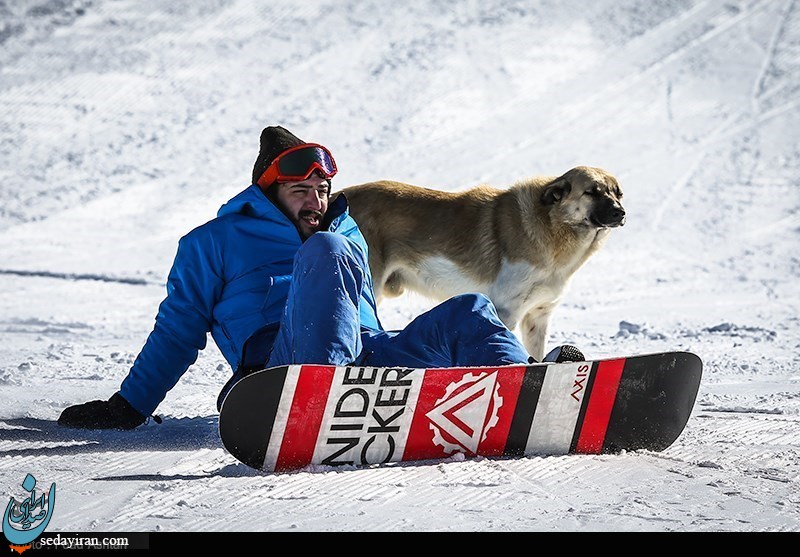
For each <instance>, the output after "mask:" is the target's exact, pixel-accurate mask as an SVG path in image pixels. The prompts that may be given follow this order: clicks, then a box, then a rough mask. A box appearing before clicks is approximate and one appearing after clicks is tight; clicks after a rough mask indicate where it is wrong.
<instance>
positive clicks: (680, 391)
mask: <svg viewBox="0 0 800 557" xmlns="http://www.w3.org/2000/svg"><path fill="white" fill-rule="evenodd" d="M702 373H703V362H702V361H701V360H700V358H699V357H698V356H696V355H695V354H691V353H689V352H670V353H666V354H653V355H648V356H634V357H631V358H628V359H627V361H626V362H625V369H624V370H623V372H622V377H621V378H620V383H619V390H618V391H617V397H616V399H615V401H614V407H613V409H612V411H611V419H610V420H609V424H608V430H607V431H606V437H605V442H604V443H603V451H602V452H604V453H616V452H620V451H621V450H623V449H624V450H628V451H635V450H637V449H647V450H651V451H663V450H664V449H666V448H667V447H669V446H670V445H672V443H674V442H675V440H676V439H677V438H678V436H679V435H680V434H681V432H682V431H683V429H684V428H685V427H686V423H687V422H688V421H689V416H690V414H691V413H692V408H693V407H694V402H695V399H696V398H697V392H698V390H699V388H700V378H701V376H702Z"/></svg>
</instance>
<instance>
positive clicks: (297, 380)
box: [219, 352, 702, 471]
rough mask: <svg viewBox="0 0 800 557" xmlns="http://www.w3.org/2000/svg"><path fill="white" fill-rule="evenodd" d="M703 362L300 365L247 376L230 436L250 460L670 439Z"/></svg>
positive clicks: (224, 421)
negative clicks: (418, 366)
mask: <svg viewBox="0 0 800 557" xmlns="http://www.w3.org/2000/svg"><path fill="white" fill-rule="evenodd" d="M701 375H702V362H701V360H700V358H698V357H697V356H696V355H694V354H691V353H688V352H669V353H660V354H649V355H643V356H633V357H629V358H616V359H607V360H596V361H588V362H568V363H560V364H548V363H542V364H534V365H520V366H500V367H471V368H447V369H443V368H434V369H412V368H402V367H398V368H375V367H334V366H319V365H293V366H283V367H277V368H271V369H266V370H263V371H259V372H256V373H254V374H251V375H248V376H247V377H245V378H243V379H241V380H240V381H239V382H237V383H236V384H235V385H234V386H233V388H232V389H231V390H230V392H229V393H228V394H227V396H226V397H225V400H224V401H223V404H222V409H221V411H220V418H219V427H220V436H221V439H222V442H223V445H224V446H225V448H226V449H227V450H228V451H229V452H230V453H231V455H233V456H234V457H235V458H237V459H238V460H240V461H241V462H243V463H245V464H247V465H248V466H250V467H252V468H257V469H261V470H267V471H273V470H274V471H285V470H292V469H297V468H302V467H304V466H307V465H309V464H325V465H341V464H348V465H368V464H377V463H387V462H398V461H414V460H430V459H442V458H447V457H448V456H450V455H452V454H454V453H456V452H461V453H465V454H466V455H468V456H475V455H483V456H501V455H531V454H541V455H555V454H580V453H583V454H599V453H616V452H619V451H622V450H638V449H648V450H652V451H662V450H664V449H666V448H667V447H669V446H670V445H671V444H672V443H674V442H675V440H676V439H677V438H678V437H679V436H680V434H681V432H682V431H683V429H684V427H685V426H686V423H687V422H688V420H689V417H690V415H691V412H692V408H693V406H694V402H695V399H696V397H697V391H698V389H699V385H700V379H701Z"/></svg>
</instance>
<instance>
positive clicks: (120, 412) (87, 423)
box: [58, 393, 146, 429]
mask: <svg viewBox="0 0 800 557" xmlns="http://www.w3.org/2000/svg"><path fill="white" fill-rule="evenodd" d="M145 419H146V417H145V416H142V415H141V414H140V413H139V412H138V411H137V410H136V409H134V407H133V406H131V405H130V404H129V403H128V401H127V400H125V399H124V398H122V396H121V395H120V394H119V393H114V395H113V396H112V397H111V398H109V399H108V400H93V401H91V402H86V403H84V404H78V405H76V406H70V407H69V408H65V409H64V411H63V412H61V416H59V418H58V425H62V426H64V427H79V428H83V429H133V428H135V427H136V426H139V425H141V424H143V423H144V421H145Z"/></svg>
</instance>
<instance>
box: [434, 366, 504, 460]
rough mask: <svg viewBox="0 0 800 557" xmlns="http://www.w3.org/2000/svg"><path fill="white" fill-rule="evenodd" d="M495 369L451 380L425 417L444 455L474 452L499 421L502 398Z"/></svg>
mask: <svg viewBox="0 0 800 557" xmlns="http://www.w3.org/2000/svg"><path fill="white" fill-rule="evenodd" d="M499 388H500V385H499V384H498V383H497V372H496V371H495V372H493V373H482V374H472V373H470V374H467V375H465V376H464V377H463V378H462V379H461V380H460V381H457V382H455V383H450V384H449V385H448V386H447V388H446V389H445V394H444V396H443V397H442V398H440V399H439V400H437V401H436V404H435V405H434V407H433V409H431V410H430V411H429V412H428V413H427V414H425V416H426V417H427V418H428V419H429V420H430V421H431V423H430V424H429V425H430V428H431V431H433V442H434V443H435V444H437V445H439V446H440V447H442V449H444V452H445V453H446V454H453V453H456V452H462V453H463V452H467V453H470V454H476V453H477V451H478V445H479V444H480V442H481V441H483V440H485V439H486V436H487V434H488V433H489V430H490V429H492V428H493V427H494V426H495V425H497V422H498V411H499V410H500V407H501V406H502V405H503V397H501V396H500V394H499V393H498V390H499Z"/></svg>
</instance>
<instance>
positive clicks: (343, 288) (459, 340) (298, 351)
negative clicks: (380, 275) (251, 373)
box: [218, 232, 529, 404]
mask: <svg viewBox="0 0 800 557" xmlns="http://www.w3.org/2000/svg"><path fill="white" fill-rule="evenodd" d="M367 270H368V263H367V261H366V259H365V257H364V254H363V252H362V251H361V250H360V249H359V248H358V247H357V246H355V245H354V244H353V243H351V242H350V241H348V240H347V239H346V238H345V237H343V236H342V235H340V234H332V233H330V232H317V233H315V234H313V235H312V236H311V237H310V238H309V239H308V240H306V241H305V243H304V244H303V246H302V247H301V248H300V250H299V251H298V252H297V255H296V256H295V259H294V267H293V271H292V281H291V286H290V287H289V295H288V299H287V302H286V308H285V311H284V313H283V317H282V318H281V323H280V328H279V330H278V334H277V337H276V338H275V342H274V345H273V347H272V352H271V353H270V356H269V359H268V361H267V363H266V365H265V366H264V367H274V366H282V365H289V364H329V365H337V366H345V365H358V366H374V367H390V366H391V367H410V368H431V367H467V366H494V365H510V364H527V363H529V355H528V353H527V351H526V350H525V347H524V346H523V345H522V343H521V342H520V341H519V339H517V337H516V336H515V335H514V334H513V333H512V332H511V331H510V330H509V329H508V328H506V326H505V325H504V324H503V322H502V321H501V320H500V318H499V317H498V316H497V310H496V309H495V307H494V305H493V304H492V302H491V301H490V300H489V298H487V297H486V296H484V295H483V294H462V295H459V296H454V297H453V298H450V299H449V300H446V301H445V302H442V303H441V304H439V305H438V306H436V307H434V308H433V309H431V310H429V311H427V312H425V313H423V314H421V315H419V316H418V317H417V318H416V319H414V320H413V321H411V322H410V323H409V324H408V325H407V326H406V327H405V328H404V329H402V330H399V331H383V330H375V329H372V328H368V327H362V326H361V323H360V317H359V315H360V313H359V300H360V299H361V291H362V289H364V288H368V286H367V276H368V275H367ZM231 385H232V382H231ZM226 387H227V386H226ZM225 390H227V389H225ZM223 396H224V392H223V393H222V394H221V396H220V399H219V403H221V401H222V397H223ZM219 403H218V404H219Z"/></svg>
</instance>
